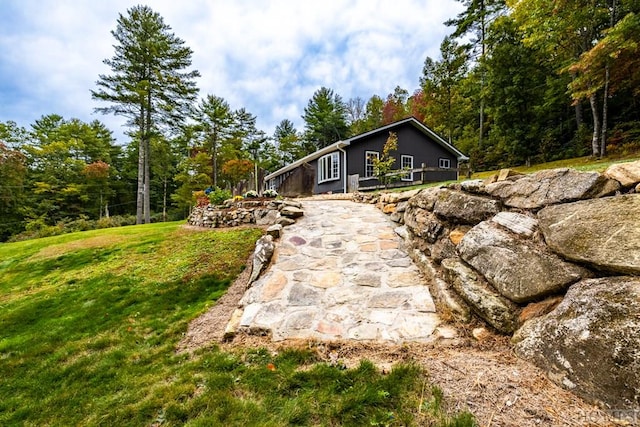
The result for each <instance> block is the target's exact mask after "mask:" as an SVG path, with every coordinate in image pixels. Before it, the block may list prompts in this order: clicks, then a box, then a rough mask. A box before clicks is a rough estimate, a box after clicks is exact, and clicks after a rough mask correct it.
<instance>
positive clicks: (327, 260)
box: [236, 200, 450, 343]
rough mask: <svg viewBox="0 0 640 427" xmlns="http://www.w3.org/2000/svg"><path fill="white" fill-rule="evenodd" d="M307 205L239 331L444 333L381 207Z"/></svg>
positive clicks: (256, 288) (328, 336)
mask: <svg viewBox="0 0 640 427" xmlns="http://www.w3.org/2000/svg"><path fill="white" fill-rule="evenodd" d="M302 203H303V210H304V216H303V217H301V218H299V219H298V221H297V222H296V224H294V225H291V226H289V227H285V228H284V229H283V234H282V236H281V238H280V241H279V242H278V244H277V248H276V251H275V254H274V258H273V262H272V264H271V266H270V267H269V270H268V271H267V272H266V273H264V274H263V276H261V277H260V278H259V279H258V280H257V281H256V282H254V284H253V286H252V287H251V288H250V289H249V290H247V292H246V294H245V295H244V297H243V298H242V300H241V302H240V307H241V309H242V310H243V313H242V315H241V316H239V315H237V317H240V321H239V328H240V330H246V331H249V332H261V333H264V332H267V333H271V335H272V338H273V340H275V341H279V340H285V339H294V338H303V339H319V340H341V339H350V340H375V341H388V342H395V343H399V342H407V341H414V342H415V341H417V342H424V341H431V340H433V339H435V337H436V336H442V334H438V333H434V332H436V330H437V328H438V325H439V324H440V319H439V318H438V316H437V314H436V312H435V305H434V303H433V299H432V298H431V295H430V293H429V289H428V288H427V286H426V284H425V283H424V281H423V279H422V278H421V276H420V273H419V270H418V268H417V267H416V266H415V265H414V264H413V262H412V261H411V259H410V258H409V257H408V255H407V254H406V252H405V251H404V249H403V248H402V239H401V238H400V237H399V236H397V235H396V233H395V232H394V231H393V229H394V224H393V223H392V222H391V221H389V220H388V218H387V217H386V216H385V215H384V214H383V213H382V212H380V211H379V210H377V209H376V208H375V207H374V206H372V205H368V204H358V203H354V202H351V201H346V200H305V201H303V202H302ZM236 321H237V320H236ZM444 329H446V328H444ZM446 331H447V333H450V331H448V329H446Z"/></svg>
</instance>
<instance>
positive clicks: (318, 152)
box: [264, 140, 350, 181]
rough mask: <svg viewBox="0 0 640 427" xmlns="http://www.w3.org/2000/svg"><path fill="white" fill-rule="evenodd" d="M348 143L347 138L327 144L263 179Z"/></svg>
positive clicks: (287, 170)
mask: <svg viewBox="0 0 640 427" xmlns="http://www.w3.org/2000/svg"><path fill="white" fill-rule="evenodd" d="M349 144H350V142H349V140H347V141H338V142H334V143H333V144H331V145H327V146H326V147H324V148H321V149H320V150H318V151H316V152H315V153H311V154H309V155H308V156H305V157H303V158H301V159H298V160H296V161H295V162H293V163H289V164H288V165H287V166H285V167H283V168H280V169H278V170H277V171H275V172H273V173H271V174H269V175H267V176H265V177H264V180H265V181H268V180H270V179H271V178H275V177H276V176H278V175H282V174H283V173H286V172H289V171H290V170H293V169H295V168H297V167H298V166H301V165H303V164H305V163H309V162H310V161H312V160H315V159H317V158H318V157H322V156H324V155H325V154H329V153H333V152H334V151H336V150H338V149H340V148H344V147H346V146H347V145H349Z"/></svg>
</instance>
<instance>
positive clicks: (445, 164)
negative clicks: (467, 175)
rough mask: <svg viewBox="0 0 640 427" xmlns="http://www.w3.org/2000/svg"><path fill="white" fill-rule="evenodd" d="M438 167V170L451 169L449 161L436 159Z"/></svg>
mask: <svg viewBox="0 0 640 427" xmlns="http://www.w3.org/2000/svg"><path fill="white" fill-rule="evenodd" d="M438 167H439V168H440V169H451V159H443V158H440V159H438Z"/></svg>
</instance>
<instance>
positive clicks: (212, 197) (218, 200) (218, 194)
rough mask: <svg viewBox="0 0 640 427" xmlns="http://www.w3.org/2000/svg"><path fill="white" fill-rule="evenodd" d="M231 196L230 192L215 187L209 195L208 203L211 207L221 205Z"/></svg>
mask: <svg viewBox="0 0 640 427" xmlns="http://www.w3.org/2000/svg"><path fill="white" fill-rule="evenodd" d="M232 196H233V195H232V194H231V191H229V190H223V189H221V188H218V187H216V188H214V189H213V190H212V191H211V192H210V193H209V202H210V203H211V204H212V205H221V204H223V203H224V202H225V200H229V199H230V198H231V197H232Z"/></svg>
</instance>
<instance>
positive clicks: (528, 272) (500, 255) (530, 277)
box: [458, 221, 589, 303]
mask: <svg viewBox="0 0 640 427" xmlns="http://www.w3.org/2000/svg"><path fill="white" fill-rule="evenodd" d="M458 253H459V254H460V256H461V257H462V259H463V260H465V261H466V262H467V263H469V264H470V265H471V266H473V268H475V269H476V270H477V271H479V272H480V273H482V275H483V276H484V277H485V278H486V279H487V280H489V282H490V283H491V284H492V285H493V286H494V287H495V288H496V289H497V290H498V292H500V293H501V294H502V295H503V296H505V297H507V298H509V299H510V300H511V301H514V302H517V303H526V302H530V301H533V300H536V299H539V298H541V297H543V296H546V295H548V294H551V293H554V292H558V291H561V290H564V289H565V288H566V287H568V286H569V285H570V284H572V283H575V282H577V281H579V280H580V279H582V278H583V277H588V276H589V272H588V270H586V269H584V268H582V267H579V266H577V265H575V264H571V263H568V262H566V261H564V260H562V259H561V258H560V257H559V256H557V255H556V254H554V253H553V252H551V251H550V250H549V249H548V248H547V247H546V246H545V245H544V244H543V243H542V242H539V241H538V240H536V239H534V238H530V239H529V238H524V237H522V236H518V235H517V234H514V233H512V232H510V231H508V230H507V229H505V228H503V227H502V226H500V225H498V224H497V223H495V222H493V221H484V222H481V223H480V224H478V225H476V226H475V227H473V228H472V229H471V230H470V231H469V232H468V233H466V234H465V236H464V238H463V239H462V240H461V241H460V244H459V245H458Z"/></svg>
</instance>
